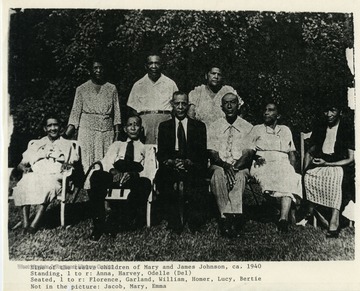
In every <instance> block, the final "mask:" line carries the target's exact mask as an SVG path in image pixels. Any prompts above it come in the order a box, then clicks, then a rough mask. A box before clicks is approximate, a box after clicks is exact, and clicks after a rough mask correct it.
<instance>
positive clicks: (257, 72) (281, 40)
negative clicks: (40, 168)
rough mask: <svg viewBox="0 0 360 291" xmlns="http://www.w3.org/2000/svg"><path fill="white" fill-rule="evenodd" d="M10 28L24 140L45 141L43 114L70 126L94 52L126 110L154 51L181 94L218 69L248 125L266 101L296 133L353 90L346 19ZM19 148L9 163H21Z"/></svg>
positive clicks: (205, 19)
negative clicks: (332, 99) (330, 99)
mask: <svg viewBox="0 0 360 291" xmlns="http://www.w3.org/2000/svg"><path fill="white" fill-rule="evenodd" d="M10 24H11V25H10V34H9V47H10V52H9V95H10V108H11V114H12V115H13V116H14V126H15V132H16V133H17V134H20V135H21V134H25V133H26V134H27V135H28V137H29V138H32V137H38V136H40V135H42V129H41V126H39V125H40V124H41V121H42V118H43V116H44V113H45V112H47V111H48V110H52V111H57V113H59V114H60V115H61V116H62V117H63V119H64V120H65V121H66V120H67V118H68V116H69V113H70V109H71V106H72V102H73V98H74V93H75V88H76V86H78V85H80V84H81V83H83V82H84V81H86V80H87V79H88V78H89V71H88V66H87V64H88V60H89V58H90V57H91V56H93V55H97V54H102V55H103V56H104V57H106V58H107V59H108V62H109V64H111V66H110V69H111V71H110V72H109V76H108V77H109V80H110V82H112V83H114V84H116V86H117V88H118V91H119V93H120V104H121V105H122V109H125V105H126V101H127V97H128V94H129V92H130V90H131V87H132V85H133V84H134V82H135V81H136V80H138V79H139V78H140V77H142V76H143V75H144V66H143V65H144V61H145V57H146V55H147V53H148V52H149V51H154V50H155V51H159V52H160V53H161V54H162V55H163V57H164V60H165V61H166V67H165V74H167V75H168V76H169V77H171V78H172V79H174V80H175V81H176V83H177V84H178V87H179V88H180V89H182V90H183V91H185V92H189V91H190V90H191V89H192V88H194V87H195V86H197V85H199V84H200V83H201V82H203V76H204V73H205V72H206V69H207V68H208V66H209V65H210V64H219V65H220V66H221V67H223V69H224V72H225V75H226V82H227V83H228V84H230V85H232V86H233V87H235V89H237V91H238V92H239V93H240V95H241V96H242V98H243V99H244V100H245V102H246V103H247V104H248V107H247V108H248V110H247V116H246V118H247V119H248V120H249V121H251V122H254V123H258V122H260V121H261V114H260V113H261V110H260V106H261V105H262V103H263V101H264V99H267V98H272V99H275V100H276V101H279V102H281V103H282V104H283V105H284V109H285V110H284V112H285V113H286V116H285V120H286V122H287V124H288V125H289V126H291V128H292V129H293V130H294V132H299V131H306V130H309V129H310V127H311V122H312V119H313V117H314V115H315V114H316V112H317V111H316V110H317V107H318V106H319V105H320V104H321V99H322V98H326V97H327V96H328V95H329V94H330V95H331V94H338V96H339V98H346V94H345V93H346V88H347V87H352V86H353V76H352V75H351V73H350V70H349V68H348V67H347V63H346V58H345V49H346V47H352V46H353V17H352V14H345V13H284V12H278V13H276V12H257V11H246V12H245V11H182V10H152V11H147V10H81V9H73V10H71V9H68V10H64V9H62V10H50V9H48V10H47V9H25V10H14V11H13V13H12V15H11V22H10ZM339 92H340V93H339ZM125 112H126V111H125V110H124V111H123V117H124V115H125ZM15 148H16V147H15V146H14V145H12V146H11V148H10V155H11V156H16V157H19V156H20V154H21V153H20V152H17V150H15Z"/></svg>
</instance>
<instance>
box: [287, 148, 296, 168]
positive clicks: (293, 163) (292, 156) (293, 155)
mask: <svg viewBox="0 0 360 291" xmlns="http://www.w3.org/2000/svg"><path fill="white" fill-rule="evenodd" d="M289 161H290V164H291V165H292V166H293V167H294V169H295V163H296V157H295V152H289Z"/></svg>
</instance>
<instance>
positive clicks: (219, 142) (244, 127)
mask: <svg viewBox="0 0 360 291" xmlns="http://www.w3.org/2000/svg"><path fill="white" fill-rule="evenodd" d="M252 128H253V126H252V125H251V124H250V123H249V122H247V121H246V120H244V119H242V118H241V117H238V118H237V119H236V120H235V122H234V123H233V124H230V123H228V122H227V120H226V119H225V118H220V119H218V120H216V121H215V122H213V123H212V124H211V125H210V126H209V129H208V145H207V147H208V149H209V150H214V151H216V152H218V153H219V156H220V158H221V159H222V160H223V161H225V162H227V163H230V164H233V163H235V161H236V160H238V159H239V158H240V157H241V156H242V154H243V150H245V149H247V148H249V141H250V140H249V137H248V135H249V133H250V131H251V129H252Z"/></svg>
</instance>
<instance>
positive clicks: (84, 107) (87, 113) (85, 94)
mask: <svg viewBox="0 0 360 291" xmlns="http://www.w3.org/2000/svg"><path fill="white" fill-rule="evenodd" d="M104 64H105V63H104V61H102V60H99V59H94V60H93V62H92V66H91V79H90V80H88V81H87V82H85V83H84V84H82V85H80V86H79V87H77V88H76V93H75V99H74V104H73V107H72V110H71V114H70V118H69V124H68V127H67V130H66V132H65V136H66V137H69V138H70V137H72V136H73V135H74V133H75V130H76V129H77V130H78V137H77V139H78V142H79V145H80V147H81V154H82V156H81V160H82V164H83V167H84V171H85V172H86V171H87V170H88V169H89V167H90V166H91V164H92V163H94V162H95V161H98V160H101V159H102V158H103V157H104V155H105V153H106V151H107V149H108V147H109V146H110V145H111V144H112V143H113V141H115V140H117V139H118V135H119V130H120V123H121V117H120V106H119V100H118V92H117V90H116V87H115V85H113V84H111V83H108V82H107V81H106V79H105V66H104ZM85 188H88V187H86V185H85Z"/></svg>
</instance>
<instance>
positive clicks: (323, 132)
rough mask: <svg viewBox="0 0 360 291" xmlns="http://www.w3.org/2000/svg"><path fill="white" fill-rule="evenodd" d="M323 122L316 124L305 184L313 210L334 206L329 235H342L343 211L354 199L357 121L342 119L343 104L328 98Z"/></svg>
mask: <svg viewBox="0 0 360 291" xmlns="http://www.w3.org/2000/svg"><path fill="white" fill-rule="evenodd" d="M323 109H324V110H323V117H324V122H322V123H320V124H319V125H317V126H316V127H315V128H314V130H313V132H312V135H311V138H310V148H309V150H308V152H307V153H306V155H305V161H304V165H305V168H304V169H305V176H304V184H305V190H306V196H307V199H308V200H309V202H310V212H311V211H312V209H313V207H314V204H313V203H315V204H319V205H323V206H326V207H329V208H331V209H332V215H331V219H330V223H329V229H328V232H327V234H326V237H327V238H337V237H338V236H339V220H340V212H341V211H342V210H343V208H344V206H346V204H347V202H349V201H350V200H351V199H352V200H354V199H355V181H354V174H355V167H354V151H355V140H354V124H347V123H346V122H345V121H344V120H343V118H342V115H343V106H341V104H339V102H336V101H328V102H327V105H325V106H324V108H323Z"/></svg>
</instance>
